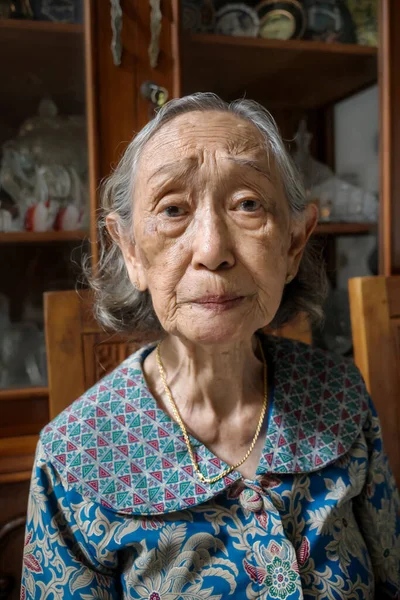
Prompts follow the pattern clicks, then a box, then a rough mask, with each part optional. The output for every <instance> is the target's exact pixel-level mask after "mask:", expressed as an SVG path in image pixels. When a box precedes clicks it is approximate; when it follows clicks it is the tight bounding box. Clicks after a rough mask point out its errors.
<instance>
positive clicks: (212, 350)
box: [145, 336, 264, 421]
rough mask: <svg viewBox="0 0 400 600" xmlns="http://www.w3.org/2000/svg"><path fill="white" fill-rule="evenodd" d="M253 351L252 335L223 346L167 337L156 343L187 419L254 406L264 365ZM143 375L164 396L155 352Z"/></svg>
mask: <svg viewBox="0 0 400 600" xmlns="http://www.w3.org/2000/svg"><path fill="white" fill-rule="evenodd" d="M256 352H257V338H256V337H255V336H254V337H253V339H249V340H248V341H246V342H243V341H241V342H239V343H237V344H232V345H230V346H225V347H220V346H200V345H197V344H196V345H192V344H190V343H187V342H186V341H182V340H181V339H179V338H177V337H172V336H170V337H167V338H166V339H165V340H164V341H163V342H162V344H161V360H162V364H163V367H164V370H165V372H166V376H167V382H168V385H169V387H170V390H171V392H172V396H173V398H174V401H175V403H176V404H177V406H178V409H179V411H180V413H181V414H182V416H183V417H185V416H186V418H187V419H189V420H190V421H191V416H192V417H193V416H195V415H198V416H200V415H201V414H204V412H205V413H207V414H208V415H211V414H213V415H214V417H215V419H216V420H217V421H223V420H225V419H229V418H232V417H233V418H234V417H235V415H237V414H238V413H241V412H242V411H243V410H245V411H246V410H247V409H248V408H250V405H252V404H256V405H257V407H258V406H259V405H260V404H261V402H260V398H261V400H262V397H263V392H264V390H263V364H262V362H261V361H260V359H259V358H257V355H256ZM145 374H146V377H147V378H150V382H151V387H152V388H153V392H154V391H155V392H156V395H158V397H160V396H163V397H165V392H164V389H163V384H162V382H161V381H160V376H159V373H158V365H157V364H156V358H155V353H152V354H151V355H150V356H149V357H148V359H146V361H145ZM150 382H149V383H150ZM160 383H161V385H160Z"/></svg>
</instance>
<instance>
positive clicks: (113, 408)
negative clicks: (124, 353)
mask: <svg viewBox="0 0 400 600" xmlns="http://www.w3.org/2000/svg"><path fill="white" fill-rule="evenodd" d="M153 348H154V343H153V344H148V345H147V346H144V347H143V348H140V349H139V350H137V351H136V352H135V353H134V354H132V355H131V356H129V357H128V358H127V359H125V360H124V361H123V362H122V363H121V364H120V365H118V366H117V367H116V368H115V369H113V370H112V371H111V372H110V373H108V374H107V375H106V376H105V377H103V378H102V379H101V380H100V381H98V382H97V383H96V384H95V385H94V386H92V387H91V388H90V389H88V390H87V391H86V392H85V393H84V394H83V395H82V396H81V397H80V398H78V399H77V400H75V401H74V402H73V403H72V404H71V405H70V406H68V407H67V408H66V409H64V410H63V411H62V412H61V413H60V414H59V415H58V416H57V417H55V418H54V419H53V420H52V421H51V422H50V423H49V424H48V425H46V427H44V428H43V430H42V431H41V434H40V439H41V442H42V445H43V447H44V449H46V448H51V449H52V452H51V454H52V455H54V451H53V449H54V447H55V446H56V445H57V442H60V445H61V442H63V441H64V440H68V442H69V443H68V447H69V448H70V449H71V451H73V447H74V446H75V443H74V440H76V442H79V447H80V448H82V446H83V447H85V448H90V446H91V445H93V443H94V442H96V444H97V445H98V444H100V445H101V444H102V443H103V442H104V443H105V439H104V440H103V437H104V438H106V437H108V434H109V433H112V431H111V429H114V430H115V427H116V424H119V426H120V427H123V426H124V425H125V421H126V414H127V413H134V412H136V411H137V409H138V407H142V404H143V403H145V402H146V401H147V396H148V395H149V394H148V393H146V392H148V390H147V386H146V382H145V379H144V377H143V370H142V364H143V361H144V359H145V357H146V356H147V354H149V352H151V350H152V349H153ZM142 408H143V407H142ZM114 434H115V431H114ZM114 438H115V439H116V434H115V435H114ZM61 460H62V461H64V457H61Z"/></svg>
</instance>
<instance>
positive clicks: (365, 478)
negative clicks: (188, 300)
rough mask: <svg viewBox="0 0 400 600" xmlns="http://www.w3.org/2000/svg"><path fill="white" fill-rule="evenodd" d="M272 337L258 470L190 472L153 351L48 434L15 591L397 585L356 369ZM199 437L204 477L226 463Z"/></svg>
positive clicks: (381, 469) (194, 591)
mask: <svg viewBox="0 0 400 600" xmlns="http://www.w3.org/2000/svg"><path fill="white" fill-rule="evenodd" d="M263 343H264V347H265V351H266V354H267V357H268V367H269V369H268V370H269V373H270V374H272V378H271V382H270V383H271V390H272V392H271V395H270V407H269V415H268V427H267V435H266V440H265V447H264V451H263V454H262V457H261V460H260V464H259V467H258V469H257V474H256V477H255V479H254V480H245V479H243V478H242V477H241V475H240V473H238V472H236V471H234V472H233V473H231V474H230V475H229V477H225V478H224V479H222V480H220V481H219V482H217V483H216V484H213V485H207V484H203V483H201V482H199V481H198V480H197V479H196V475H195V473H193V469H192V467H191V462H190V457H189V456H188V452H187V449H186V446H185V444H184V441H183V440H182V437H181V432H180V430H179V427H178V426H177V425H176V424H175V423H174V422H173V421H172V420H171V419H170V417H169V416H168V415H166V414H165V413H164V412H163V411H161V410H160V409H159V408H158V406H157V403H156V401H155V400H154V398H153V397H152V396H151V393H150V391H149V390H148V388H147V385H146V382H145V380H144V377H143V371H142V363H143V360H144V358H145V357H146V355H147V354H148V353H149V352H150V351H152V349H153V348H154V346H149V347H147V348H144V349H142V350H140V351H139V352H137V353H136V354H134V355H133V356H132V357H130V358H129V359H128V360H127V361H125V362H124V363H122V365H121V366H120V367H119V368H118V369H116V370H115V371H114V372H113V373H111V374H110V375H108V376H107V377H106V378H104V379H103V380H102V381H101V382H99V383H98V384H97V385H96V386H95V387H94V388H92V389H91V390H89V391H88V392H87V393H86V394H85V395H84V396H83V397H82V398H81V399H79V400H78V401H76V402H75V403H74V404H72V405H71V407H69V408H68V409H67V410H66V411H64V412H63V413H62V414H61V415H59V416H58V417H57V418H56V419H55V420H54V421H53V422H52V423H50V424H49V425H48V426H47V427H46V428H45V429H44V430H43V431H42V434H41V439H40V442H39V445H38V449H37V456H36V461H35V465H34V469H33V474H32V483H31V492H30V499H29V508H28V518H27V529H26V543H25V548H24V563H23V574H22V588H21V598H23V599H30V600H38V599H40V600H42V599H43V600H47V599H49V600H50V599H53V598H54V599H75V598H76V599H78V598H79V599H83V600H89V599H92V598H98V599H101V600H114V599H132V600H133V599H135V600H136V599H141V600H144V599H146V600H203V599H211V600H220V599H223V598H240V599H242V598H243V599H246V598H247V599H265V600H267V599H268V600H269V599H271V600H273V599H278V600H286V599H288V600H300V599H306V600H311V599H314V598H318V599H325V598H326V599H328V598H329V599H333V600H342V599H343V600H344V599H346V600H347V599H355V600H361V599H363V600H364V599H367V600H369V599H371V600H372V599H374V598H376V599H380V598H392V599H394V598H398V597H399V596H400V513H399V511H400V503H399V498H398V494H397V491H396V489H395V485H394V481H393V476H392V474H391V472H390V468H389V466H388V463H387V459H386V456H385V454H384V451H383V448H382V440H381V432H380V426H379V421H378V419H377V416H376V414H375V411H374V408H373V406H372V404H371V402H370V399H369V398H368V394H367V392H366V390H365V387H364V384H363V381H362V379H361V376H360V375H359V373H358V371H357V369H356V368H355V367H354V365H352V364H351V363H350V362H347V361H343V360H342V359H340V358H337V357H334V356H332V355H329V354H325V353H324V352H321V351H320V350H316V349H311V348H309V347H308V346H305V345H302V344H299V343H296V342H291V341H288V340H278V339H274V338H265V339H263ZM192 442H193V446H194V448H195V452H196V457H197V460H198V462H199V465H200V467H201V469H202V471H203V473H204V474H205V475H207V476H208V477H210V476H213V475H216V474H218V473H219V472H222V471H223V470H224V469H225V467H226V465H225V463H224V462H223V461H221V460H219V459H218V457H216V456H214V455H213V454H212V453H211V452H210V451H209V450H208V449H207V448H206V447H204V446H203V445H202V444H200V442H198V441H197V440H195V439H192Z"/></svg>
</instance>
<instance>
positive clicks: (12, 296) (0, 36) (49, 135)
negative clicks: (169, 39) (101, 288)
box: [0, 0, 89, 390]
mask: <svg viewBox="0 0 400 600" xmlns="http://www.w3.org/2000/svg"><path fill="white" fill-rule="evenodd" d="M0 55H1V57H2V60H1V62H0V76H1V81H2V86H1V92H0V148H1V162H0V253H1V261H0V262H1V267H0V268H1V269H2V271H3V272H2V274H1V277H0V390H1V389H3V390H5V389H13V388H23V387H31V386H46V385H47V378H46V361H45V344H44V323H43V293H44V292H45V291H48V290H57V289H73V288H74V287H75V285H76V279H77V272H78V270H77V266H76V265H77V264H79V262H80V255H81V253H82V247H83V244H84V242H82V240H83V239H84V238H85V235H86V231H87V230H88V228H89V200H88V174H87V140H86V116H85V110H86V107H85V60H84V58H85V57H84V23H83V0H82V1H78V0H63V2H58V1H57V0H24V2H12V3H11V2H4V1H0Z"/></svg>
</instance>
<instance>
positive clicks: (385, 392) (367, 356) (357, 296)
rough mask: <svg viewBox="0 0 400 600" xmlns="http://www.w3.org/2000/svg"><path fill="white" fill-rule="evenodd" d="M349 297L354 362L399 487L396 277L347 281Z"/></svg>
mask: <svg viewBox="0 0 400 600" xmlns="http://www.w3.org/2000/svg"><path fill="white" fill-rule="evenodd" d="M349 295H350V313H351V327H352V334H353V345H354V359H355V362H356V365H357V366H358V368H359V369H360V371H361V373H362V375H363V377H364V380H365V383H366V385H367V388H368V391H369V393H370V394H371V397H372V399H373V402H374V404H375V406H376V409H377V412H378V414H379V418H380V420H381V423H382V432H383V439H384V444H385V448H386V452H387V454H388V456H389V460H390V464H391V467H392V469H393V472H394V474H395V477H396V480H397V483H398V485H400V276H398V277H356V278H354V279H350V280H349Z"/></svg>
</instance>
